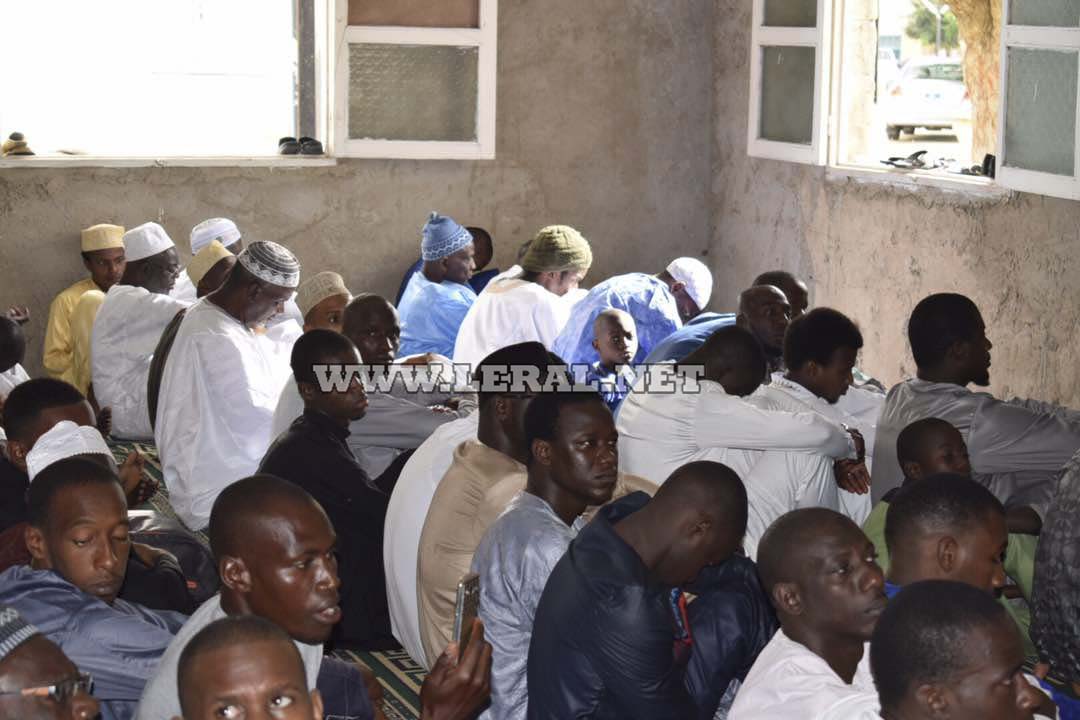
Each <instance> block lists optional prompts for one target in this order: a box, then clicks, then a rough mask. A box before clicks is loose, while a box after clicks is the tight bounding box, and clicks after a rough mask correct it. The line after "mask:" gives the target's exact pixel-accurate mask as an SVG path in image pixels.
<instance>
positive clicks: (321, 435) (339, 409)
mask: <svg viewBox="0 0 1080 720" xmlns="http://www.w3.org/2000/svg"><path fill="white" fill-rule="evenodd" d="M359 364H360V355H359V353H357V352H356V347H355V346H354V345H353V344H352V343H351V342H349V339H348V338H346V337H345V336H344V335H340V334H339V333H336V332H334V331H332V330H309V331H308V332H306V333H304V334H303V335H301V336H300V339H299V340H297V341H296V344H295V345H294V346H293V351H292V367H293V376H294V377H295V378H296V384H297V388H298V389H299V391H300V395H301V397H303V399H304V414H303V415H301V416H300V417H299V418H297V419H296V420H295V421H293V424H292V425H291V426H290V427H289V429H288V430H286V431H285V432H284V433H282V435H281V436H280V437H278V439H277V440H275V441H274V444H273V445H271V446H270V449H269V450H268V451H267V453H266V457H264V458H263V460H262V463H261V464H260V465H259V472H260V473H264V474H269V475H275V476H277V477H281V478H284V479H285V480H288V481H290V482H293V483H296V484H297V485H299V486H300V487H302V488H304V489H305V490H307V491H308V492H309V493H311V495H312V497H314V498H315V500H316V501H318V503H319V504H320V505H321V506H322V507H323V509H325V510H326V512H327V514H328V515H329V517H330V520H331V522H332V523H333V525H334V527H335V528H337V531H338V533H339V534H340V535H341V538H342V542H341V547H340V549H339V550H338V562H339V564H340V565H339V566H340V572H341V575H342V577H343V578H344V580H345V588H344V590H343V592H342V606H343V608H344V619H343V620H342V622H341V623H338V624H337V626H336V627H335V629H334V632H335V635H334V642H335V645H339V646H345V647H351V648H360V649H365V650H384V649H388V648H395V647H397V643H396V642H395V641H394V639H393V637H392V636H391V635H390V617H389V614H388V611H387V608H386V590H385V586H386V581H385V579H384V574H383V565H382V549H383V545H382V543H383V523H384V521H385V519H386V504H387V502H388V501H389V495H388V493H386V492H384V491H383V490H381V489H379V487H377V486H376V485H375V483H374V481H373V480H372V479H371V478H370V477H369V476H368V474H367V473H366V472H364V470H363V468H361V467H360V464H359V463H358V462H357V461H356V458H355V457H353V454H352V452H351V451H350V450H349V446H348V445H347V444H346V442H345V439H346V438H347V437H348V434H349V423H350V422H351V421H353V420H356V419H358V418H360V417H363V415H364V411H365V409H366V408H367V395H366V394H365V392H364V387H363V385H362V384H361V380H360V378H359V377H358V376H354V377H352V378H351V379H349V380H348V382H347V384H345V385H344V386H343V387H339V388H334V389H331V390H329V391H324V390H322V389H321V388H320V387H319V383H318V380H317V377H316V373H315V370H314V367H315V366H316V365H329V366H335V365H338V366H357V365H359Z"/></svg>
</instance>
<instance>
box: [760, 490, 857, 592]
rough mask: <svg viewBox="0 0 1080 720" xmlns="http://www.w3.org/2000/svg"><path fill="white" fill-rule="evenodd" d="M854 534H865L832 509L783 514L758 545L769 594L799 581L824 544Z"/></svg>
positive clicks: (762, 579)
mask: <svg viewBox="0 0 1080 720" xmlns="http://www.w3.org/2000/svg"><path fill="white" fill-rule="evenodd" d="M852 531H854V532H858V533H860V534H861V531H860V530H859V527H858V526H857V525H856V524H855V523H853V522H852V521H851V520H850V519H848V518H847V517H845V516H844V515H841V514H840V513H838V512H836V511H835V510H829V509H828V508H820V507H817V508H803V509H800V510H792V511H791V512H789V513H786V514H784V515H781V516H780V517H779V518H777V519H776V521H775V522H773V524H772V525H770V526H769V529H768V530H766V531H765V534H764V535H762V536H761V542H760V543H759V544H758V554H757V564H758V573H759V574H760V575H761V582H762V584H763V585H764V586H765V591H766V592H769V591H770V590H771V589H772V588H773V586H775V585H776V584H778V583H785V582H799V580H800V578H801V576H802V574H803V573H804V571H805V570H806V566H807V564H808V562H809V560H810V558H811V557H812V556H813V555H814V554H816V553H817V552H818V550H819V548H820V547H821V546H822V545H824V544H825V543H827V542H828V541H829V539H830V538H832V537H836V536H842V535H846V534H850V533H851V532H852Z"/></svg>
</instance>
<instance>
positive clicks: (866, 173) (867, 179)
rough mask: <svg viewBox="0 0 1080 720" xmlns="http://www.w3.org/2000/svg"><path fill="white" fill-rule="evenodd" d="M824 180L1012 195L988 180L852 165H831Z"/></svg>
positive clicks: (987, 195)
mask: <svg viewBox="0 0 1080 720" xmlns="http://www.w3.org/2000/svg"><path fill="white" fill-rule="evenodd" d="M825 178H826V179H827V180H854V181H855V182H860V183H867V184H874V185H889V186H894V187H901V188H906V189H913V188H918V187H934V188H938V189H942V190H951V191H953V192H959V193H964V194H967V195H971V196H973V197H976V198H980V199H1001V200H1004V199H1007V198H1010V197H1012V195H1013V194H1014V192H1013V191H1012V190H1010V189H1009V188H1006V187H1003V186H1001V185H999V184H997V183H996V182H994V180H993V179H991V178H986V177H978V176H966V175H942V174H941V173H936V172H928V171H924V170H901V169H899V168H897V169H893V170H889V169H884V168H882V169H878V168H869V167H859V166H854V165H830V166H829V167H828V169H827V170H826V172H825Z"/></svg>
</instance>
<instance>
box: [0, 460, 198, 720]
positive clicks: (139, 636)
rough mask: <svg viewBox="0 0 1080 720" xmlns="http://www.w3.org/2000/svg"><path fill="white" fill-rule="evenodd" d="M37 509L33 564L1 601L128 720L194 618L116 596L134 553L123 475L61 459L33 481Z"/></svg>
mask: <svg viewBox="0 0 1080 720" xmlns="http://www.w3.org/2000/svg"><path fill="white" fill-rule="evenodd" d="M35 452H36V451H35ZM31 456H33V452H32V453H31ZM28 513H29V523H30V526H29V528H28V529H27V531H26V546H27V548H28V549H29V550H30V554H31V556H32V557H33V560H32V562H31V565H30V566H29V567H27V566H16V567H12V568H9V569H8V570H6V571H5V572H3V573H0V604H6V605H12V606H13V607H15V608H16V609H18V610H19V612H20V613H21V614H22V615H23V616H24V617H26V619H27V620H29V621H31V622H33V624H34V625H36V626H37V627H39V628H40V629H41V631H42V633H44V634H45V635H46V636H47V637H49V638H50V639H51V640H53V641H54V642H56V643H57V645H59V646H60V648H61V649H62V650H63V651H64V653H65V654H66V655H67V656H68V657H70V658H71V659H72V661H73V662H75V664H76V665H77V666H78V667H79V669H80V670H82V671H84V672H89V673H90V674H92V675H93V676H94V681H95V684H94V697H96V698H98V700H100V701H101V705H102V715H103V717H104V718H105V720H119V719H121V718H129V717H131V713H132V712H133V711H134V709H135V704H136V702H137V701H138V699H139V696H140V695H141V694H142V690H143V685H144V684H145V683H146V681H147V680H148V679H149V678H150V676H151V675H152V674H153V672H154V669H155V667H156V666H157V662H158V659H159V658H160V657H161V654H162V653H163V652H164V651H165V648H166V647H167V646H168V644H169V642H170V641H171V640H172V636H173V634H174V633H175V632H176V631H177V630H179V629H180V627H181V626H182V625H183V624H184V620H185V619H186V618H185V617H184V616H183V615H180V614H179V613H174V612H169V611H155V610H149V609H147V608H145V607H142V606H140V605H137V604H134V603H129V602H126V601H125V600H122V599H119V598H118V597H117V595H118V593H119V592H120V587H121V585H122V584H123V582H124V573H125V568H126V567H127V560H128V553H129V552H130V550H131V545H130V538H129V535H128V517H127V503H126V502H125V501H124V493H123V491H122V490H121V489H120V484H119V481H118V478H117V476H116V474H115V472H114V471H113V470H112V469H111V468H109V467H108V466H107V465H106V464H104V463H101V462H99V461H96V460H92V459H89V458H86V457H72V458H68V459H64V460H60V461H59V462H55V463H53V464H51V465H49V466H48V467H47V468H45V469H44V470H43V471H42V472H41V473H39V474H37V475H36V476H35V477H34V480H33V482H32V483H31V485H30V493H29V501H28Z"/></svg>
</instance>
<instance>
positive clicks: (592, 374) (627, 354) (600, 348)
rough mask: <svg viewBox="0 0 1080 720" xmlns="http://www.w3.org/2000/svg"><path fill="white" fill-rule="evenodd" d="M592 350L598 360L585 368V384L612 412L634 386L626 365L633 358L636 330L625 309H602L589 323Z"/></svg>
mask: <svg viewBox="0 0 1080 720" xmlns="http://www.w3.org/2000/svg"><path fill="white" fill-rule="evenodd" d="M592 345H593V348H594V349H595V350H596V352H597V353H599V355H600V359H599V360H597V361H596V362H594V363H593V364H592V365H590V366H589V371H588V372H587V373H586V374H585V383H586V384H587V385H593V386H595V387H596V388H597V390H598V391H599V392H600V395H601V397H603V398H604V402H605V403H606V404H607V406H608V408H609V409H610V410H611V412H612V413H614V412H615V411H616V410H618V409H619V405H621V404H622V401H623V398H625V397H626V395H627V394H628V393H629V392H630V388H631V387H633V386H634V377H635V376H634V371H633V370H632V369H631V368H630V362H631V361H633V359H634V356H635V355H637V348H638V342H637V327H636V326H635V325H634V318H632V317H630V313H628V312H626V311H625V310H617V309H614V308H612V309H609V310H604V311H603V312H601V313H600V314H599V315H597V316H596V322H594V323H593V342H592Z"/></svg>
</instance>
